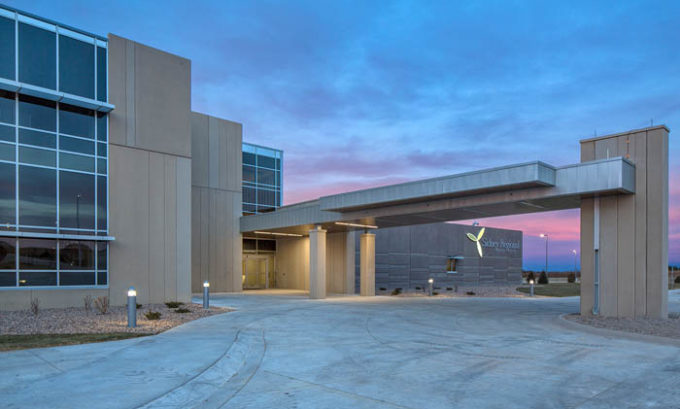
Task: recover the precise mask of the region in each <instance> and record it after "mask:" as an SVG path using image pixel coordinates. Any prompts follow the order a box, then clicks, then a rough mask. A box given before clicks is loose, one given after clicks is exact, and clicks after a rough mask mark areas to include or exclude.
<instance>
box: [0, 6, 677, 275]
mask: <svg viewBox="0 0 680 409" xmlns="http://www.w3.org/2000/svg"><path fill="white" fill-rule="evenodd" d="M6 4H8V5H10V6H13V7H17V8H20V9H23V10H25V11H28V12H32V13H35V14H38V15H41V16H44V17H47V18H51V19H54V20H57V21H60V22H63V23H65V24H69V25H73V26H76V27H79V28H82V29H84V30H87V31H91V32H93V33H96V34H101V35H106V34H107V33H109V32H110V33H114V34H117V35H121V36H123V37H128V38H131V39H134V40H136V41H139V42H142V43H145V44H148V45H151V46H154V47H157V48H160V49H163V50H166V51H169V52H172V53H175V54H179V55H182V56H184V57H187V58H189V59H191V60H192V87H193V90H192V93H193V97H192V98H193V100H192V105H193V109H194V110H196V111H200V112H204V113H208V114H212V115H216V116H220V117H223V118H227V119H230V120H234V121H238V122H241V123H243V124H244V140H246V141H249V142H253V143H258V144H263V145H269V146H273V147H277V148H281V149H283V150H284V151H285V171H284V187H285V192H284V200H285V201H286V202H287V203H294V202H297V201H301V200H306V199H312V198H315V197H318V196H319V195H322V194H328V193H334V192H342V191H347V190H352V189H359V188H365V187H370V186H377V185H382V184H388V183H393V182H400V181H406V180H413V179H418V178H424V177H431V176H440V175H444V174H449V173H456V172H461V171H468V170H474V169H480V168H485V167H491V166H496V165H503V164H509V163H515V162H523V161H530V160H536V159H540V160H543V161H546V162H548V163H551V164H553V165H562V164H567V163H574V162H578V161H579V153H578V152H579V150H578V149H579V144H578V139H579V138H583V137H589V136H593V135H595V134H597V135H603V134H606V133H611V132H618V131H624V130H628V129H634V128H640V127H644V126H647V125H649V124H650V123H651V122H652V121H653V123H654V124H661V123H665V124H666V125H667V126H668V127H669V128H670V129H671V131H673V130H674V129H680V75H679V74H680V72H679V71H680V47H679V46H678V44H680V29H678V20H679V19H680V2H677V1H665V2H664V1H645V2H642V1H617V2H613V1H612V2H591V1H588V2H546V1H534V2H531V1H521V2H519V1H517V2H512V1H495V2H484V1H480V2H472V1H470V2H451V1H447V2H439V3H438V2H415V1H393V2H387V1H385V2H377V1H376V2H367V1H357V2H351V1H342V2H340V1H336V2H331V1H309V2H297V1H283V2H281V1H278V2H269V1H241V2H235V1H192V2H181V1H165V2H136V1H109V2H105V3H101V2H92V1H65V0H61V1H59V2H54V1H42V0H37V1H36V0H33V1H6ZM57 4H58V6H57ZM676 139H677V138H675V137H674V134H673V132H671V145H670V146H671V160H670V164H671V208H670V209H671V210H670V219H671V224H670V228H669V233H670V260H671V262H673V263H677V264H680V188H679V187H678V186H677V185H678V176H679V175H680V161H679V160H678V157H679V154H680V144H679V143H678V142H677V141H676ZM577 220H578V211H573V210H572V211H567V212H557V213H549V214H544V215H531V216H522V217H513V218H501V219H491V220H481V223H482V224H486V225H492V226H498V227H511V228H517V229H521V230H523V231H524V232H525V268H540V267H541V266H542V265H543V262H544V260H543V257H544V256H543V255H544V253H543V251H544V247H543V241H542V239H539V238H538V237H536V236H537V235H538V233H540V232H542V231H546V232H548V233H549V234H551V235H552V236H551V237H554V239H551V254H550V256H551V260H552V263H551V265H552V266H553V267H552V268H555V269H567V268H571V266H573V256H572V255H571V249H572V248H578V225H574V224H575V223H576V222H577ZM576 224H577V223H576ZM552 268H551V269H552Z"/></svg>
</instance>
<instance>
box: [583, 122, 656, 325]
mask: <svg viewBox="0 0 680 409" xmlns="http://www.w3.org/2000/svg"><path fill="white" fill-rule="evenodd" d="M615 156H622V157H625V158H627V159H629V160H631V161H632V162H633V163H634V164H635V195H625V196H607V197H600V198H598V199H584V200H582V203H581V270H582V282H581V313H582V314H588V315H589V314H592V308H593V304H594V300H595V294H594V274H595V273H594V271H595V256H594V254H595V253H594V244H595V236H594V235H595V227H594V223H595V222H596V220H595V214H596V210H595V207H596V206H598V202H599V217H600V221H599V235H598V238H599V258H600V290H599V291H600V293H599V294H600V314H601V315H604V316H619V317H641V316H649V317H654V318H661V317H665V316H666V315H667V313H668V276H667V266H668V129H666V128H665V127H663V126H661V127H653V128H647V129H642V130H638V131H631V132H627V133H623V134H616V135H611V136H604V137H601V138H595V139H590V140H586V141H582V143H581V161H582V162H585V161H590V160H596V159H604V158H607V157H615Z"/></svg>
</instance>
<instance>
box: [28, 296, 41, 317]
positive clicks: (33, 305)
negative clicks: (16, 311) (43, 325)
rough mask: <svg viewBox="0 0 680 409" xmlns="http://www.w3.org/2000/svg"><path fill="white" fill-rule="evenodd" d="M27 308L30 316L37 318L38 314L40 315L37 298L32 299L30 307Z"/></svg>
mask: <svg viewBox="0 0 680 409" xmlns="http://www.w3.org/2000/svg"><path fill="white" fill-rule="evenodd" d="M29 308H30V311H31V314H33V316H34V317H37V316H38V314H40V300H39V299H37V298H33V299H32V300H31V306H30V307H29Z"/></svg>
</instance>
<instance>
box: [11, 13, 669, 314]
mask: <svg viewBox="0 0 680 409" xmlns="http://www.w3.org/2000/svg"><path fill="white" fill-rule="evenodd" d="M190 73H191V61H189V60H187V59H185V58H182V57H179V56H176V55H172V54H169V53H166V52H163V51H160V50H157V49H154V48H151V47H148V46H145V45H143V44H139V43H137V42H134V41H132V40H129V39H125V38H122V37H119V36H116V35H113V34H109V35H108V36H107V37H101V36H97V35H94V34H90V33H87V32H83V31H82V30H78V29H76V28H72V27H68V26H64V25H62V24H59V23H56V22H53V21H49V20H47V19H43V18H40V17H36V16H33V15H30V14H28V13H24V12H21V11H18V10H14V9H12V8H9V7H4V6H0V294H1V296H0V308H2V309H23V308H27V307H28V305H29V303H30V301H31V300H32V299H36V298H37V299H39V300H40V303H41V305H42V306H43V307H53V306H54V307H63V306H78V305H82V303H83V298H84V297H85V296H93V297H99V296H106V297H109V299H110V301H111V303H112V304H114V305H121V304H123V303H124V302H125V300H126V293H127V289H128V288H129V287H130V286H134V287H135V288H136V289H137V294H138V300H139V301H140V302H141V303H144V304H147V303H159V302H164V301H170V300H179V301H184V302H188V301H189V300H190V298H191V294H192V291H193V292H198V291H199V290H200V289H201V287H202V283H203V282H204V281H209V282H210V286H211V290H213V291H242V289H243V288H263V287H264V288H271V287H276V288H292V289H301V290H308V291H309V295H310V297H311V298H324V297H326V294H327V293H347V294H354V293H355V292H356V290H357V288H358V290H359V293H360V294H361V295H363V296H373V295H375V286H376V282H377V283H378V285H383V284H384V285H386V286H390V287H392V286H395V287H396V285H400V286H403V287H406V284H408V286H409V287H410V286H413V284H417V285H418V284H420V283H422V282H423V280H424V279H425V277H430V276H432V277H434V278H435V279H437V280H438V282H440V281H441V282H442V283H444V282H447V280H448V282H450V283H452V284H456V283H460V284H466V283H474V284H483V283H491V282H495V281H500V282H513V281H514V280H515V279H516V280H517V282H519V280H520V277H519V275H518V271H517V264H518V260H519V259H520V258H521V244H518V242H521V234H519V233H518V232H511V231H499V230H493V229H489V231H488V233H486V230H485V229H483V228H482V227H479V226H451V225H442V224H441V223H442V222H447V221H455V220H470V219H479V218H484V217H494V216H503V215H513V214H524V213H532V212H543V211H551V210H562V209H569V208H580V209H581V252H580V254H581V266H582V284H581V313H582V314H601V315H605V316H617V317H637V316H649V317H656V318H662V317H666V316H667V309H668V307H667V297H668V294H667V284H668V283H667V280H668V276H667V271H666V268H667V265H668V262H667V261H668V134H669V130H668V129H667V128H666V127H665V126H663V125H660V126H654V127H649V128H644V129H638V130H631V131H627V132H623V133H620V134H614V135H606V136H602V137H598V138H593V139H586V140H583V141H581V161H580V162H579V163H575V164H571V165H567V166H561V167H555V166H551V165H549V164H546V163H543V162H539V161H536V162H530V163H520V164H513V165H508V166H502V167H498V168H492V169H482V170H477V171H474V172H468V173H461V174H455V175H447V176H443V177H438V178H432V179H426V180H419V181H414V182H409V183H401V184H396V185H390V186H383V187H378V188H373V189H367V190H362V191H356V192H347V193H340V194H335V195H329V196H324V197H320V198H318V199H316V200H311V201H308V202H304V203H297V204H294V205H289V206H281V202H282V199H281V195H282V166H281V164H282V160H283V154H282V152H281V151H276V150H273V149H270V148H265V147H259V146H254V145H248V144H245V145H244V144H243V141H242V134H243V127H242V125H241V124H239V123H236V122H232V121H228V120H225V119H220V118H216V117H212V116H208V115H205V114H201V113H197V112H192V110H191V98H190V97H191V81H190V78H191V75H190ZM244 214H245V215H244ZM433 223H440V224H438V225H432V224H433ZM392 228H396V230H389V229H392ZM376 231H377V235H376V234H375V233H374V232H376ZM357 232H358V233H359V234H357ZM451 237H453V238H451ZM376 241H377V244H376ZM357 243H358V249H359V251H358V252H357V251H356V249H357ZM407 245H408V251H407ZM518 246H519V247H518ZM518 252H519V255H518V254H517V253H518ZM357 266H358V267H357ZM357 269H358V271H359V280H358V284H357V282H356V272H357ZM454 272H455V273H454ZM376 280H377V281H376Z"/></svg>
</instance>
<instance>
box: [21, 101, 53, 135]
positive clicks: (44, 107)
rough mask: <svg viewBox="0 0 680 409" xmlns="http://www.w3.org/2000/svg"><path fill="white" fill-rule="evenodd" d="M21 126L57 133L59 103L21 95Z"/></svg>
mask: <svg viewBox="0 0 680 409" xmlns="http://www.w3.org/2000/svg"><path fill="white" fill-rule="evenodd" d="M19 125H21V126H26V127H29V128H36V129H43V130H45V131H52V132H56V130H57V103H56V102H52V101H45V100H43V99H39V98H33V97H29V96H26V95H19Z"/></svg>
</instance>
